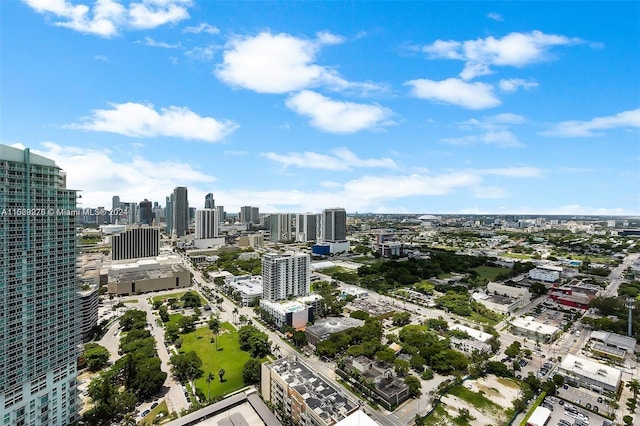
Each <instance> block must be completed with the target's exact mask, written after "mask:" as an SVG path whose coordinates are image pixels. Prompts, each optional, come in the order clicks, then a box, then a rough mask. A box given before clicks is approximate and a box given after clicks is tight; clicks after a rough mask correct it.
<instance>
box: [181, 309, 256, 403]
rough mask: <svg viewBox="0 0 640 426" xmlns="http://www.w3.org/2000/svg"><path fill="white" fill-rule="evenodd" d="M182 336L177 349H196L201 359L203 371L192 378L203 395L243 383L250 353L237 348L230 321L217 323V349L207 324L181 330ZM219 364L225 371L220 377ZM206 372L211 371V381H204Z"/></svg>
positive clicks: (224, 393)
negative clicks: (245, 365) (196, 377)
mask: <svg viewBox="0 0 640 426" xmlns="http://www.w3.org/2000/svg"><path fill="white" fill-rule="evenodd" d="M181 338H182V347H181V348H180V352H189V351H195V352H196V353H197V354H198V356H199V357H200V359H202V370H203V371H204V374H203V375H202V377H200V378H199V379H197V380H196V381H195V385H196V387H197V388H198V389H200V391H202V394H203V395H204V396H205V397H206V398H214V397H215V396H218V395H226V394H228V393H230V392H233V391H235V390H238V389H240V388H242V387H244V382H243V380H242V368H243V367H244V364H245V363H246V362H247V360H248V359H249V357H250V355H249V352H245V351H243V350H241V349H240V344H239V342H238V332H237V331H236V329H235V328H234V327H233V326H232V325H231V324H229V323H228V322H224V323H222V324H221V325H220V333H219V334H218V350H216V343H215V336H214V335H213V333H212V331H211V330H210V329H209V328H208V327H203V328H198V329H196V330H195V331H192V332H191V333H188V334H183V335H182V336H181ZM212 338H213V340H212ZM221 368H222V369H224V371H225V373H224V376H223V379H222V381H220V376H219V375H218V372H219V371H220V369H221ZM209 373H213V375H214V379H213V380H212V381H211V383H210V384H208V383H207V377H208V376H209ZM209 386H210V390H211V394H210V395H209Z"/></svg>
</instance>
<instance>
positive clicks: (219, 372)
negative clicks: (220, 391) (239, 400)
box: [218, 368, 226, 383]
mask: <svg viewBox="0 0 640 426" xmlns="http://www.w3.org/2000/svg"><path fill="white" fill-rule="evenodd" d="M225 373H226V371H224V368H221V369H220V370H218V376H220V383H222V382H224V379H223V377H224V374H225Z"/></svg>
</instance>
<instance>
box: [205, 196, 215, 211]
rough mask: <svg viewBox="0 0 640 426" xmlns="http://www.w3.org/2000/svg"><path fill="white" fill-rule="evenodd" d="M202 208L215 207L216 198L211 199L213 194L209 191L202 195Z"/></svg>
mask: <svg viewBox="0 0 640 426" xmlns="http://www.w3.org/2000/svg"><path fill="white" fill-rule="evenodd" d="M204 208H205V209H215V208H216V200H214V199H213V194H212V193H211V192H210V193H208V194H207V195H206V196H205V197H204Z"/></svg>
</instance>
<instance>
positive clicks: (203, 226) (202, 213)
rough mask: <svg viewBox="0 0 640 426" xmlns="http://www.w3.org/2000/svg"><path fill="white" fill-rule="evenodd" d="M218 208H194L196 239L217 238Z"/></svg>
mask: <svg viewBox="0 0 640 426" xmlns="http://www.w3.org/2000/svg"><path fill="white" fill-rule="evenodd" d="M219 222H220V221H219V219H218V210H217V209H204V210H196V235H195V239H196V240H206V239H210V238H218V227H219Z"/></svg>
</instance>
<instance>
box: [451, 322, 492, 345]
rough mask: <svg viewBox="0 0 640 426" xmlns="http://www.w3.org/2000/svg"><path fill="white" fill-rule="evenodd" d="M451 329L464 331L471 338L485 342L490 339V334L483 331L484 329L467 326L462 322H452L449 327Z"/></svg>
mask: <svg viewBox="0 0 640 426" xmlns="http://www.w3.org/2000/svg"><path fill="white" fill-rule="evenodd" d="M449 328H450V329H451V330H459V331H464V332H465V333H467V334H468V335H469V336H471V337H472V338H473V339H475V340H478V341H480V342H486V341H487V340H489V339H491V335H490V334H489V333H485V332H484V331H480V330H476V329H475V328H471V327H467V326H464V325H462V324H453V325H452V326H450V327H449Z"/></svg>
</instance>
